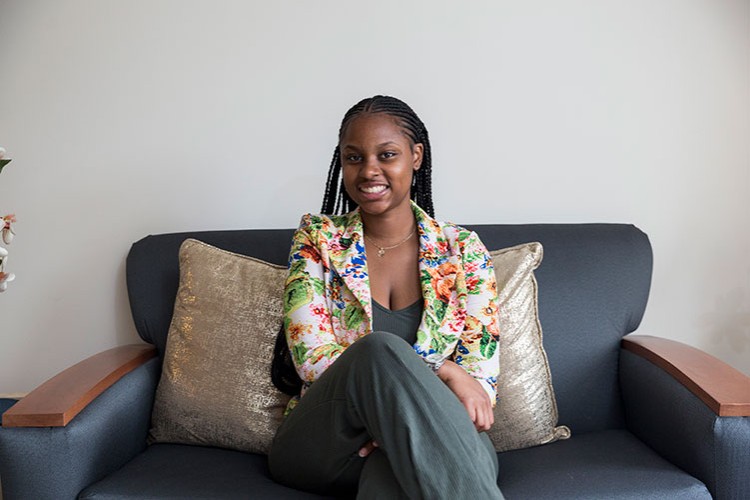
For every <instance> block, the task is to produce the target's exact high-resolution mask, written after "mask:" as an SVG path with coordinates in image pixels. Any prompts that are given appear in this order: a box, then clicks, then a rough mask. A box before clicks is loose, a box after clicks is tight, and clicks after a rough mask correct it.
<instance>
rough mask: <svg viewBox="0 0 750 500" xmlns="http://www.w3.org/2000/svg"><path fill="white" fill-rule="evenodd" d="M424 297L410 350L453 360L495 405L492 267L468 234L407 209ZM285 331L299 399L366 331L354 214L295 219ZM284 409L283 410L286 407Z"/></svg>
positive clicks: (358, 224)
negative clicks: (414, 224) (297, 377)
mask: <svg viewBox="0 0 750 500" xmlns="http://www.w3.org/2000/svg"><path fill="white" fill-rule="evenodd" d="M412 210H413V212H414V215H415V218H416V221H417V228H418V231H419V276H420V282H421V287H422V297H423V298H424V308H423V315H422V320H421V324H420V325H419V328H418V331H417V341H416V342H415V343H414V351H415V352H416V353H417V354H418V355H420V356H421V357H422V358H423V359H424V360H425V361H426V362H428V363H434V362H436V361H439V360H442V359H446V358H447V359H451V360H453V361H454V362H455V363H457V364H458V365H460V366H461V367H463V368H464V369H465V370H466V371H467V372H468V373H469V374H470V375H472V376H473V377H474V378H476V379H477V380H478V381H479V382H480V383H481V384H482V387H483V388H484V389H485V391H487V393H488V394H489V395H490V398H491V400H492V402H493V405H494V403H495V400H496V386H497V375H498V372H499V363H498V351H497V345H498V337H499V326H498V298H497V283H496V281H495V273H494V269H493V266H492V259H491V258H490V256H489V254H488V253H487V249H486V248H485V246H484V245H483V244H482V242H481V241H480V240H479V237H478V236H477V234H476V233H474V232H472V231H468V230H466V229H464V228H461V227H459V226H456V225H453V224H450V223H440V222H437V221H435V220H434V219H432V218H431V217H430V216H429V215H427V214H426V213H425V212H424V211H423V210H422V209H421V208H419V207H418V206H417V205H416V204H415V203H413V202H412ZM284 327H285V331H286V336H287V342H288V343H289V350H290V351H291V353H292V359H293V361H294V364H295V367H296V369H297V372H298V373H299V375H300V377H301V378H302V380H303V381H304V383H305V385H304V387H303V393H304V390H305V389H306V388H307V387H309V385H310V384H311V383H313V382H314V381H316V380H317V379H318V377H320V375H321V374H322V373H323V372H324V371H325V370H326V369H327V368H328V367H329V366H331V364H332V363H333V362H334V361H336V358H338V356H339V355H341V353H342V352H344V350H345V349H346V348H347V347H348V346H349V345H351V344H352V343H353V342H355V341H356V340H357V339H359V338H360V337H362V336H363V335H367V334H368V333H370V332H371V331H372V298H371V295H370V281H369V279H368V274H367V255H365V246H364V242H363V227H362V219H361V217H360V213H359V209H356V210H354V211H352V212H350V213H348V214H345V215H340V216H328V215H311V214H307V215H305V216H303V217H302V221H301V223H300V227H299V229H297V231H296V232H295V234H294V238H293V243H292V249H291V253H290V256H289V276H288V278H287V280H286V285H285V290H284ZM290 409H291V407H290Z"/></svg>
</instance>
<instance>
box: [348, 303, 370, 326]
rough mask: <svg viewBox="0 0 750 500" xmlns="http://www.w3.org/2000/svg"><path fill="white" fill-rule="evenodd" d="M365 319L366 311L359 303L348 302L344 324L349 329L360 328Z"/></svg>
mask: <svg viewBox="0 0 750 500" xmlns="http://www.w3.org/2000/svg"><path fill="white" fill-rule="evenodd" d="M364 319H365V312H364V311H363V310H362V308H361V307H359V305H358V304H356V305H355V304H348V305H347V306H346V309H344V326H345V327H346V328H347V329H349V330H354V329H357V328H359V325H361V324H362V321H364Z"/></svg>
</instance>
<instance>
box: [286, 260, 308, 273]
mask: <svg viewBox="0 0 750 500" xmlns="http://www.w3.org/2000/svg"><path fill="white" fill-rule="evenodd" d="M306 265H307V264H306V263H305V261H304V260H295V261H294V262H292V265H291V266H290V267H289V276H298V275H300V274H302V273H304V272H305V266H306Z"/></svg>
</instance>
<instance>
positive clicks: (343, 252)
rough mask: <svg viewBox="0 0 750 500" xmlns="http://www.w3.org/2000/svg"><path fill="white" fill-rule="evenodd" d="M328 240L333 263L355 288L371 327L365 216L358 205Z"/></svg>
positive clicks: (350, 289) (353, 290)
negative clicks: (364, 227)
mask: <svg viewBox="0 0 750 500" xmlns="http://www.w3.org/2000/svg"><path fill="white" fill-rule="evenodd" d="M337 230H338V232H337V233H335V234H333V235H332V236H331V239H330V240H329V242H328V245H329V258H330V261H331V267H333V268H334V269H335V270H336V273H337V274H338V275H339V276H340V277H341V279H342V280H343V281H344V285H345V286H346V288H347V289H349V291H351V292H352V294H353V295H354V297H355V298H356V299H357V301H358V302H359V304H360V305H361V306H362V310H363V311H364V313H365V314H366V315H367V318H368V321H369V324H370V329H371V328H372V303H371V294H370V276H369V274H368V272H367V257H366V256H365V246H364V241H363V233H364V231H363V228H362V218H361V217H360V214H359V209H358V208H357V209H356V210H354V211H352V212H351V213H349V214H348V216H347V219H346V223H345V225H344V226H343V227H341V226H338V227H337Z"/></svg>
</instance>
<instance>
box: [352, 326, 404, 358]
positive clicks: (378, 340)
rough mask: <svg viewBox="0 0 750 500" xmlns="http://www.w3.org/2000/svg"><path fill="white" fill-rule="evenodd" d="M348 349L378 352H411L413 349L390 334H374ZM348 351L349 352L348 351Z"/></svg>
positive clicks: (402, 340)
mask: <svg viewBox="0 0 750 500" xmlns="http://www.w3.org/2000/svg"><path fill="white" fill-rule="evenodd" d="M348 349H355V350H356V351H367V352H371V353H378V352H383V351H385V352H398V351H401V352H411V353H413V349H412V347H411V346H410V345H409V344H408V343H406V342H405V341H404V339H402V338H401V337H399V336H398V335H396V334H393V333H390V332H383V331H378V332H372V333H369V334H367V335H365V336H364V337H362V338H360V339H359V340H357V341H356V342H355V343H353V344H352V345H351V346H349V348H348ZM348 349H347V350H348Z"/></svg>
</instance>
